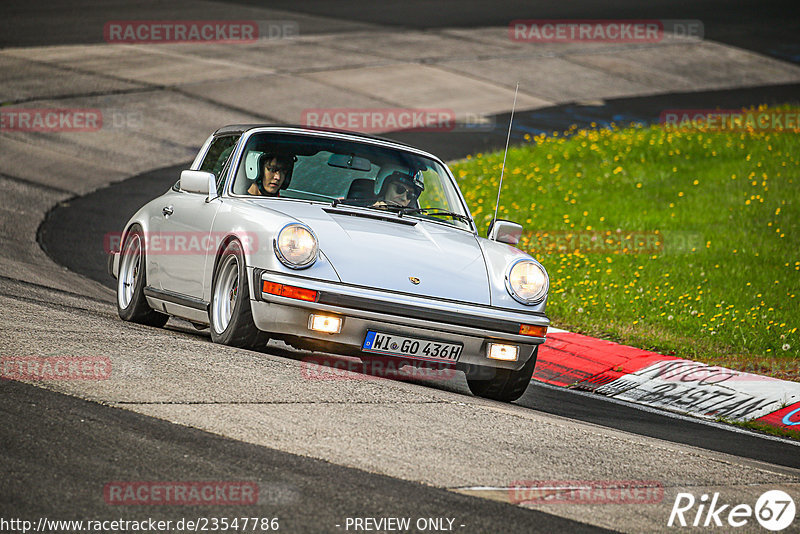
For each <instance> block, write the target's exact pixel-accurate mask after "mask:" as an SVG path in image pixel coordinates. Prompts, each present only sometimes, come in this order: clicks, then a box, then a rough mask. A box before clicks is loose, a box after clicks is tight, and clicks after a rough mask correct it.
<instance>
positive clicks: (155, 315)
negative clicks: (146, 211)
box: [117, 224, 169, 327]
mask: <svg viewBox="0 0 800 534" xmlns="http://www.w3.org/2000/svg"><path fill="white" fill-rule="evenodd" d="M146 248H147V247H146V246H145V239H144V232H142V227H141V226H139V225H138V224H134V225H133V226H131V228H130V230H128V234H127V235H126V236H125V242H124V243H123V244H122V249H121V250H120V257H119V274H118V275H117V313H118V314H119V316H120V318H121V319H122V320H123V321H130V322H132V323H139V324H144V325H148V326H158V327H161V326H164V325H165V324H166V323H167V321H168V320H169V315H166V314H164V313H161V312H157V311H155V310H153V309H152V308H151V307H150V305H149V304H148V303H147V298H146V297H145V296H144V288H145V286H146V285H147V269H146V268H145V265H147V257H146V254H147V251H146Z"/></svg>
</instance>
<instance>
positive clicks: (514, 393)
mask: <svg viewBox="0 0 800 534" xmlns="http://www.w3.org/2000/svg"><path fill="white" fill-rule="evenodd" d="M538 353H539V346H538V345H537V346H536V347H535V348H534V349H533V354H531V357H530V359H528V361H527V362H525V365H524V366H523V367H522V369H520V370H519V371H512V370H511V369H483V370H482V372H481V370H479V371H477V372H476V373H475V377H474V378H470V375H469V374H467V385H469V390H470V391H472V393H473V394H474V395H476V396H478V397H484V398H487V399H494V400H498V401H503V402H512V401H515V400H517V399H518V398H520V397H521V396H522V394H523V393H525V390H526V389H528V384H530V382H531V377H533V369H534V368H535V367H536V357H537V355H538ZM487 375H491V378H486V376H487Z"/></svg>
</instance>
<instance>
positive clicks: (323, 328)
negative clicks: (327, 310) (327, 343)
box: [308, 313, 342, 334]
mask: <svg viewBox="0 0 800 534" xmlns="http://www.w3.org/2000/svg"><path fill="white" fill-rule="evenodd" d="M308 329H309V330H316V331H317V332H323V333H325V334H338V333H339V332H341V331H342V318H341V317H333V316H331V315H316V314H313V313H312V314H311V315H309V316H308Z"/></svg>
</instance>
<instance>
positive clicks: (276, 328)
mask: <svg viewBox="0 0 800 534" xmlns="http://www.w3.org/2000/svg"><path fill="white" fill-rule="evenodd" d="M251 280H253V283H252V284H251V286H252V291H253V294H252V297H253V300H252V302H251V304H252V310H253V320H254V322H255V324H256V326H257V327H258V328H259V329H261V330H264V331H267V332H272V333H275V334H279V335H284V336H293V337H297V338H303V339H305V340H309V339H310V340H316V341H318V342H321V343H330V344H335V345H339V346H345V347H347V348H349V349H350V350H351V351H352V352H359V351H360V350H361V347H362V345H363V343H364V339H365V337H366V334H367V331H368V330H375V331H379V332H385V333H390V334H396V335H402V336H406V337H415V338H422V339H436V340H440V341H443V342H450V343H463V345H464V349H463V351H462V353H461V357H460V358H459V364H465V365H479V366H488V367H495V368H506V369H519V368H521V367H522V366H523V365H524V364H525V362H527V361H528V359H529V358H530V357H531V355H532V354H533V352H534V349H535V348H536V346H537V345H539V344H541V343H544V341H545V338H544V337H532V336H523V335H519V333H518V332H519V327H520V324H529V325H538V326H545V327H546V326H548V325H549V320H548V319H547V317H545V316H543V315H540V314H533V313H522V312H517V311H514V310H503V309H497V308H489V307H484V306H474V305H468V304H463V303H454V302H451V301H443V300H436V299H430V298H423V297H417V296H411V295H405V294H387V293H386V292H382V291H377V290H374V289H369V288H363V287H358V286H349V285H344V284H333V283H329V282H320V281H318V280H313V279H310V278H303V277H297V276H290V275H285V274H283V273H274V272H266V271H263V270H260V269H254V270H253V272H252V277H251ZM262 281H269V282H276V283H280V284H287V285H292V286H296V287H302V288H305V289H312V290H315V291H317V292H318V299H317V301H316V302H308V301H302V300H296V299H291V298H287V297H281V296H276V295H271V294H267V293H262V292H261V291H260V289H261V287H262ZM388 298H391V299H392V300H388ZM315 312H316V313H325V314H328V315H336V316H339V317H341V318H342V319H343V321H342V328H341V332H339V333H338V334H325V333H321V332H317V331H313V330H310V329H309V328H308V318H309V315H310V314H311V313H315ZM489 342H494V343H508V344H513V345H517V346H518V347H519V354H518V358H517V360H516V361H502V360H494V359H490V358H488V357H487V355H486V354H487V343H489Z"/></svg>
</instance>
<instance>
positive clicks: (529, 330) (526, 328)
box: [519, 324, 547, 337]
mask: <svg viewBox="0 0 800 534" xmlns="http://www.w3.org/2000/svg"><path fill="white" fill-rule="evenodd" d="M519 333H520V335H522V336H533V337H545V336H546V335H547V327H546V326H538V325H534V324H521V325H519Z"/></svg>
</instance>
